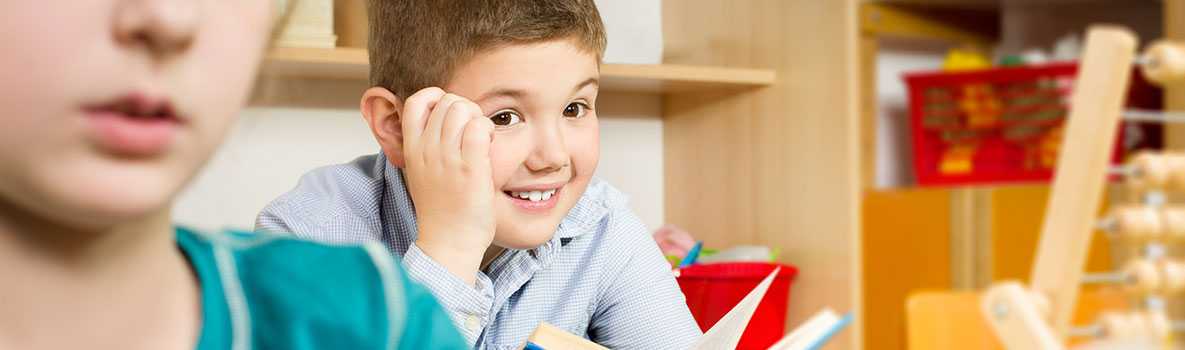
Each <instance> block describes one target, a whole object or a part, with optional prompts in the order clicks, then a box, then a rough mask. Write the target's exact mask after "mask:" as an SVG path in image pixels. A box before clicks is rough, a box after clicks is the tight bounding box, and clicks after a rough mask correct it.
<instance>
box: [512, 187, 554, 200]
mask: <svg viewBox="0 0 1185 350" xmlns="http://www.w3.org/2000/svg"><path fill="white" fill-rule="evenodd" d="M554 194H555V190H554V189H552V190H546V191H523V192H510V195H511V196H514V197H518V198H520V199H526V200H529V201H532V202H538V201H545V200H548V199H551V196H552V195H554Z"/></svg>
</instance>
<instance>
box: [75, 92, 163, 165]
mask: <svg viewBox="0 0 1185 350" xmlns="http://www.w3.org/2000/svg"><path fill="white" fill-rule="evenodd" d="M83 112H84V113H85V114H86V116H87V119H88V122H89V124H90V125H91V126H92V129H91V130H92V133H91V136H92V139H93V140H94V141H95V143H97V144H98V146H99V147H100V148H102V149H103V150H105V151H108V152H111V153H114V154H117V155H121V156H130V157H150V156H156V155H160V154H162V153H164V152H165V151H167V150H168V149H169V146H171V145H172V144H173V141H174V139H176V136H177V132H178V131H179V130H178V129H179V128H180V126H181V119H180V118H178V117H177V115H176V114H174V112H173V108H172V106H171V105H170V104H169V103H168V101H165V100H163V99H149V98H146V97H144V96H143V95H138V94H131V95H128V96H125V97H123V98H120V99H117V100H114V101H111V102H108V103H104V104H98V105H92V106H87V107H85V108H83Z"/></svg>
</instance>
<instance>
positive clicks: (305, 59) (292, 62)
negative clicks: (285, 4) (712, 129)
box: [263, 48, 777, 93]
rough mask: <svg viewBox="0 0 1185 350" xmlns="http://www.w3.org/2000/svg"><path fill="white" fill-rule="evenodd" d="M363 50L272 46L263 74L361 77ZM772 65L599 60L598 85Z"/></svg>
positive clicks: (761, 73)
mask: <svg viewBox="0 0 1185 350" xmlns="http://www.w3.org/2000/svg"><path fill="white" fill-rule="evenodd" d="M367 61H368V60H367V56H366V50H364V49H352V48H337V49H305V48H276V49H273V50H272V51H271V52H270V53H269V54H268V56H267V60H266V62H265V64H264V67H263V70H264V73H265V74H268V75H276V76H285V77H296V78H314V79H334V80H366V79H367V75H368V74H369V72H370V65H369V63H368V62H367ZM776 78H777V75H776V73H774V71H773V70H768V69H749V68H724V67H706V66H690V65H672V64H656V65H641V64H604V65H602V66H601V90H602V91H631V92H649V93H678V92H696V91H721V90H747V89H754V88H760V87H764V86H768V85H772V84H773V83H774V81H775V80H776Z"/></svg>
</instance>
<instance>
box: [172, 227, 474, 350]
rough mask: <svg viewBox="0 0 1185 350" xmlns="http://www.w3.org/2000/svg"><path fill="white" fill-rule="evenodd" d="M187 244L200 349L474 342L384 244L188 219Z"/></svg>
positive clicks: (183, 240) (180, 234)
mask: <svg viewBox="0 0 1185 350" xmlns="http://www.w3.org/2000/svg"><path fill="white" fill-rule="evenodd" d="M177 244H178V246H179V247H180V248H181V250H182V251H183V252H184V253H185V255H186V257H187V258H188V259H189V263H190V265H191V266H192V267H193V269H194V271H195V272H196V275H197V278H198V281H199V282H200V283H201V293H202V300H201V302H202V331H201V336H200V338H199V340H198V346H197V349H198V350H214V349H218V350H222V349H231V350H240V349H292V350H299V349H465V348H467V346H466V345H465V343H464V342H463V339H462V338H461V336H460V334H459V333H457V330H456V329H455V328H454V326H453V323H452V321H451V320H450V319H449V317H448V316H447V315H446V314H445V313H444V311H443V310H442V309H441V308H440V305H439V304H437V302H436V300H435V299H434V298H433V297H432V295H431V294H430V293H429V292H428V291H427V290H425V289H424V288H422V287H421V286H419V285H417V284H415V283H412V282H411V281H410V280H409V279H408V278H407V275H406V274H404V272H403V270H402V269H401V268H400V267H399V266H398V264H396V263H395V262H394V261H393V259H392V258H391V256H390V255H389V254H388V253H387V252H386V250H384V249H383V248H381V247H378V246H330V245H323V244H318V243H312V242H308V241H303V240H299V239H294V238H290V237H285V236H278V235H272V234H265V233H245V232H224V233H218V234H207V233H199V232H196V231H193V230H189V229H185V228H178V229H177Z"/></svg>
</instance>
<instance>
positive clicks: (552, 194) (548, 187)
mask: <svg viewBox="0 0 1185 350" xmlns="http://www.w3.org/2000/svg"><path fill="white" fill-rule="evenodd" d="M566 183H567V181H565V182H561V183H554V184H542V185H530V186H508V187H506V188H505V189H504V190H503V191H502V193H503V194H505V195H506V197H507V199H508V200H510V201H511V203H514V205H515V206H516V207H518V208H519V209H521V210H522V211H523V212H525V213H527V214H547V213H548V211H550V210H551V209H552V208H555V205H556V203H557V202H559V201H560V195H561V194H562V192H561V190H562V189H563V186H564V184H566Z"/></svg>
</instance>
